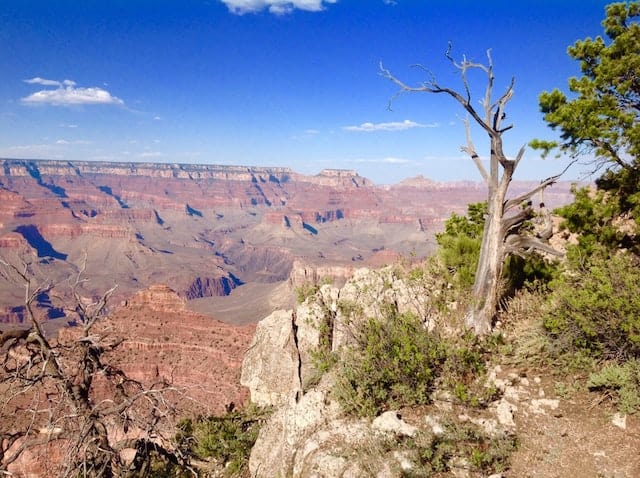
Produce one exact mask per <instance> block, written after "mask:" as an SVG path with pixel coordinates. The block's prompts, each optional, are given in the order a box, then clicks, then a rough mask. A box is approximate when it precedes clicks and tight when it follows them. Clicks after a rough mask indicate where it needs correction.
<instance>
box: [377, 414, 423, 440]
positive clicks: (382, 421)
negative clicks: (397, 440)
mask: <svg viewBox="0 0 640 478" xmlns="http://www.w3.org/2000/svg"><path fill="white" fill-rule="evenodd" d="M371 428H373V429H374V430H377V431H379V432H382V433H393V434H395V435H400V436H408V437H412V436H415V434H416V433H417V432H418V429H417V428H416V427H414V426H413V425H409V424H408V423H407V422H405V421H404V420H402V419H401V418H400V417H399V416H398V412H395V411H393V410H391V411H388V412H384V413H383V414H382V415H380V416H378V417H376V418H375V419H374V420H373V423H372V424H371Z"/></svg>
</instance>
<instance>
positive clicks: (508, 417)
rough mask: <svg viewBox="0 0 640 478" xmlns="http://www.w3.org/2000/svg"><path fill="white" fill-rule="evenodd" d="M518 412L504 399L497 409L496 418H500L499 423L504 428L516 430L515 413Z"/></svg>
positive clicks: (516, 408)
mask: <svg viewBox="0 0 640 478" xmlns="http://www.w3.org/2000/svg"><path fill="white" fill-rule="evenodd" d="M516 410H518V407H516V406H515V405H514V404H512V403H510V402H509V401H507V400H505V399H504V398H502V399H500V401H499V402H498V405H497V407H496V417H497V418H498V423H500V425H502V426H504V427H508V428H515V426H516V423H515V422H514V421H513V412H515V411H516Z"/></svg>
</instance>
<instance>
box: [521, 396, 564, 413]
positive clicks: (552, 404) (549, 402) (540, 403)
mask: <svg viewBox="0 0 640 478" xmlns="http://www.w3.org/2000/svg"><path fill="white" fill-rule="evenodd" d="M559 405H560V401H559V400H558V399H557V398H534V399H533V400H531V405H530V407H529V409H530V410H531V413H533V414H535V415H542V414H544V413H546V412H545V411H544V410H543V408H548V409H550V410H555V409H556V408H558V406H559Z"/></svg>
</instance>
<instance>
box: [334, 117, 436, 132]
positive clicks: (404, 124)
mask: <svg viewBox="0 0 640 478" xmlns="http://www.w3.org/2000/svg"><path fill="white" fill-rule="evenodd" d="M437 127H438V123H430V124H421V123H416V122H415V121H411V120H404V121H392V122H390V123H369V122H367V123H362V124H361V125H358V126H345V127H343V128H342V129H344V130H345V131H366V132H370V131H403V130H406V129H412V128H437Z"/></svg>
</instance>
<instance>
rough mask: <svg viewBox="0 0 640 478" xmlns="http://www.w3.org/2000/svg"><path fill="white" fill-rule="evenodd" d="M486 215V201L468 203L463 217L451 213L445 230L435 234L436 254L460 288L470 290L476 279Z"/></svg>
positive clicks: (445, 224)
mask: <svg viewBox="0 0 640 478" xmlns="http://www.w3.org/2000/svg"><path fill="white" fill-rule="evenodd" d="M486 213H487V203H486V202H481V203H475V204H469V205H468V206H467V215H466V216H460V215H458V214H456V213H453V214H452V215H451V217H450V218H449V219H447V220H446V221H445V223H444V231H443V232H441V233H438V234H436V242H437V243H438V246H439V247H438V254H439V256H440V258H441V260H442V262H443V263H444V265H445V267H447V268H448V269H449V271H450V272H452V273H453V277H454V280H455V283H456V285H458V286H460V287H461V288H469V287H471V286H472V285H473V281H474V280H475V275H476V268H477V265H478V258H479V257H480V244H481V242H482V233H483V230H484V216H485V214H486Z"/></svg>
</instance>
